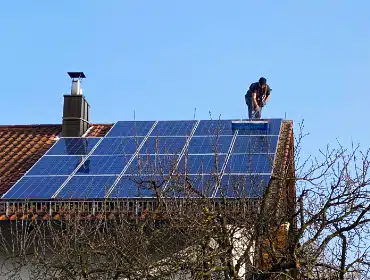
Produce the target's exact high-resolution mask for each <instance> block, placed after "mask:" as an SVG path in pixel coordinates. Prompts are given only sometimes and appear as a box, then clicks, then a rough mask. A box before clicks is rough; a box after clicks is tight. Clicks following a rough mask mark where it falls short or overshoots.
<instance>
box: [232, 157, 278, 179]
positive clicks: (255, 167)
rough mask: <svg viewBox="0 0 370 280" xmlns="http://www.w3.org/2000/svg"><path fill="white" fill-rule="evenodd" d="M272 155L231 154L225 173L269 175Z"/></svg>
mask: <svg viewBox="0 0 370 280" xmlns="http://www.w3.org/2000/svg"><path fill="white" fill-rule="evenodd" d="M273 159H274V156H273V155H266V154H232V155H231V156H230V158H229V160H228V162H227V166H226V169H225V172H226V173H247V174H249V173H271V172H272V165H273Z"/></svg>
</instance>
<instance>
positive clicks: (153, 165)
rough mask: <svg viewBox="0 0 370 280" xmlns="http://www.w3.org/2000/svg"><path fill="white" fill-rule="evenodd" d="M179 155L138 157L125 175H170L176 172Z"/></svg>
mask: <svg viewBox="0 0 370 280" xmlns="http://www.w3.org/2000/svg"><path fill="white" fill-rule="evenodd" d="M177 158H178V156H177V155H138V156H137V157H135V159H134V160H133V161H132V163H131V164H130V165H129V167H128V169H127V170H126V172H125V174H131V175H152V174H157V175H168V174H170V173H171V171H172V170H174V168H175V165H176V162H177Z"/></svg>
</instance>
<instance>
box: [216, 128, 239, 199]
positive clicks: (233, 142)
mask: <svg viewBox="0 0 370 280" xmlns="http://www.w3.org/2000/svg"><path fill="white" fill-rule="evenodd" d="M238 133H239V130H236V131H235V133H234V135H233V139H232V140H231V143H230V147H229V150H228V151H227V155H226V158H225V162H224V165H223V166H222V169H221V172H220V181H219V183H221V179H222V176H223V175H224V172H225V169H226V165H227V163H228V161H229V158H230V156H231V153H232V150H233V149H234V144H235V141H236V137H237V136H238ZM219 183H216V187H215V191H214V193H213V195H212V198H214V197H215V196H216V194H217V192H218V189H219V188H220V184H219Z"/></svg>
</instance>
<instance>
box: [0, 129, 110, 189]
mask: <svg viewBox="0 0 370 280" xmlns="http://www.w3.org/2000/svg"><path fill="white" fill-rule="evenodd" d="M112 125H113V124H96V125H95V124H93V125H92V126H91V128H90V130H89V131H88V135H87V137H103V136H105V134H106V133H107V132H108V131H109V129H110V128H111V127H112ZM61 130H62V125H60V124H40V125H2V126H0V195H2V194H4V193H5V192H6V191H7V190H8V189H9V188H10V187H11V186H12V185H13V184H15V183H16V182H17V181H18V180H19V179H20V178H21V177H22V176H23V174H24V173H25V172H26V171H27V170H28V169H30V168H31V167H32V166H33V165H34V164H35V163H36V161H37V160H38V159H39V158H40V157H42V156H43V155H44V154H45V152H46V151H47V150H48V149H49V148H50V147H51V146H52V144H53V143H54V141H55V138H56V136H59V134H60V133H61Z"/></svg>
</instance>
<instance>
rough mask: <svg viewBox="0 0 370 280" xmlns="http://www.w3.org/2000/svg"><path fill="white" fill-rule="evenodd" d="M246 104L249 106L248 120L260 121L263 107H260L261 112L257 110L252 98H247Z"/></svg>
mask: <svg viewBox="0 0 370 280" xmlns="http://www.w3.org/2000/svg"><path fill="white" fill-rule="evenodd" d="M245 101H246V103H247V106H248V118H249V119H260V118H261V115H262V107H261V106H260V107H259V110H258V111H256V110H255V105H254V104H253V100H252V98H251V97H250V98H246V100H245Z"/></svg>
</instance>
